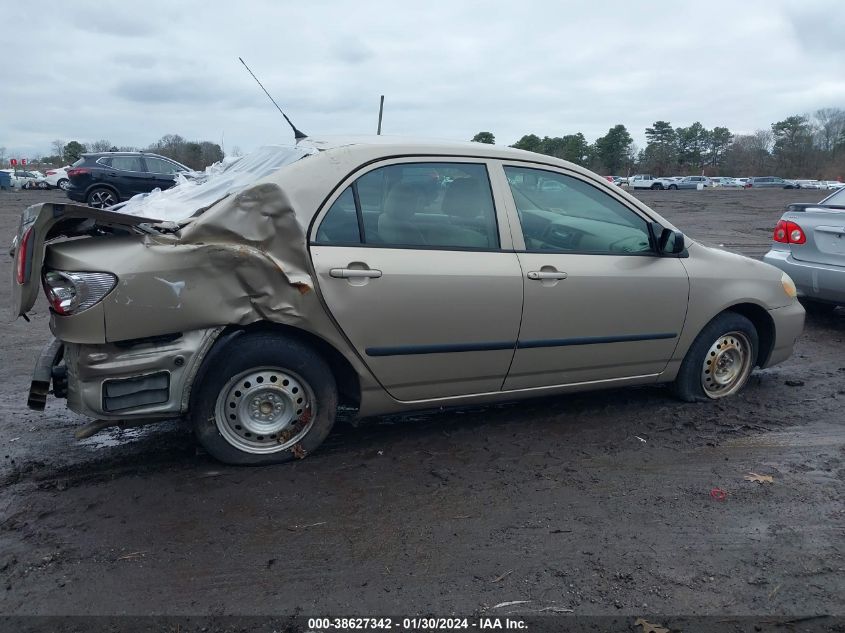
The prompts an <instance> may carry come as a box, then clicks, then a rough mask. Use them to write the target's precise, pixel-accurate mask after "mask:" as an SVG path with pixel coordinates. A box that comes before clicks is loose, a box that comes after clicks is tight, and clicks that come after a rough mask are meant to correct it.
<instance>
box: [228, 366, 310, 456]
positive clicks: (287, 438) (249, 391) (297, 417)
mask: <svg viewBox="0 0 845 633" xmlns="http://www.w3.org/2000/svg"><path fill="white" fill-rule="evenodd" d="M315 414H316V400H315V398H314V392H313V390H312V389H311V386H310V385H309V384H308V383H307V382H306V381H305V380H303V379H302V378H301V377H300V376H298V375H296V374H294V373H293V372H291V371H289V370H287V369H280V368H279V367H260V368H253V369H249V370H247V371H243V372H241V373H239V374H237V375H236V376H233V377H232V378H231V379H230V380H229V381H228V382H227V383H226V384H225V385H224V387H223V389H222V390H221V391H220V394H219V395H218V396H217V402H216V404H215V411H214V420H215V423H216V425H217V430H218V431H220V434H221V435H222V436H223V437H224V438H225V439H226V441H227V442H229V444H231V445H232V446H234V447H235V448H237V449H238V450H241V451H244V452H245V453H252V454H256V455H265V454H268V453H278V452H281V451H285V450H288V449H290V448H292V447H294V446H296V445H297V443H299V442H300V441H301V440H302V439H303V438H304V437H305V436H306V435H307V434H308V432H309V431H310V430H311V427H312V426H314V416H315Z"/></svg>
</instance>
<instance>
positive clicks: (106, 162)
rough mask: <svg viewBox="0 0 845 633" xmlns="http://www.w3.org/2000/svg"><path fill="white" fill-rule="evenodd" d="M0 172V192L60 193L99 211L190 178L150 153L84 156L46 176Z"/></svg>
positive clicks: (174, 164) (185, 169) (180, 168)
mask: <svg viewBox="0 0 845 633" xmlns="http://www.w3.org/2000/svg"><path fill="white" fill-rule="evenodd" d="M3 171H4V172H6V173H8V174H9V181H10V182H9V184H8V185H5V184H4V183H5V179H3V180H2V181H0V188H3V187H5V186H8V187H10V188H17V189H50V188H54V189H61V190H63V191H64V192H65V193H66V194H67V197H68V198H70V199H71V200H74V201H76V202H84V203H86V204H88V205H90V206H92V207H96V208H100V209H102V208H106V207H110V206H113V205H115V204H118V203H119V202H124V201H126V200H128V199H129V198H131V197H132V196H135V195H137V194H144V193H149V192H151V191H153V190H154V189H169V188H170V187H172V186H173V185H174V184H176V175H177V174H184V175H186V176H190V175H191V174H193V172H192V170H191V169H190V168H189V167H186V166H185V165H182V164H181V163H177V162H176V161H174V160H171V159H170V158H166V157H164V156H159V155H157V154H151V153H149V152H99V153H87V154H83V155H82V157H81V158H80V159H79V160H77V161H76V162H75V163H73V165H69V166H67V167H59V168H56V169H49V170H47V172H46V173H41V172H40V171H22V170H11V169H8V170H3Z"/></svg>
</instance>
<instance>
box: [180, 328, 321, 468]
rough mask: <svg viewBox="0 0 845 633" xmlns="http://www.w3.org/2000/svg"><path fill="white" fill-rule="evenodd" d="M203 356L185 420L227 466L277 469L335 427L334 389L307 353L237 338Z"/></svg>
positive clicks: (274, 340)
mask: <svg viewBox="0 0 845 633" xmlns="http://www.w3.org/2000/svg"><path fill="white" fill-rule="evenodd" d="M229 345H230V346H231V347H229V348H227V349H226V350H225V352H226V355H225V357H222V356H221V355H220V354H213V353H212V354H210V355H209V358H208V360H207V361H206V363H207V365H206V366H204V367H203V369H202V370H201V371H200V372H199V374H198V376H197V380H198V384H197V385H195V386H194V389H193V393H192V396H191V412H190V417H191V421H192V422H193V426H194V433H195V435H196V437H197V439H198V440H199V442H200V444H202V446H203V447H204V448H205V450H206V451H208V452H209V453H210V454H211V455H212V456H213V457H215V458H217V459H219V460H220V461H222V462H225V463H227V464H239V465H265V464H278V463H282V462H287V461H290V460H292V459H294V458H299V459H301V458H303V457H305V456H306V455H309V454H310V453H311V452H313V451H314V450H316V449H317V447H318V446H319V445H320V444H321V443H322V442H323V440H324V439H325V438H326V436H327V435H328V434H329V431H331V428H332V426H333V425H334V420H335V414H336V412H337V386H336V385H335V380H334V376H333V375H332V372H331V369H330V368H329V366H328V365H327V364H326V362H325V360H323V358H322V357H321V356H320V355H319V354H317V353H316V352H315V351H314V350H313V349H311V348H310V347H308V346H307V345H305V344H303V343H300V342H299V341H296V340H294V339H290V338H287V337H283V336H278V335H275V334H272V333H265V332H261V333H253V334H243V335H241V336H239V337H236V338H235V339H234V341H232V342H231V343H229Z"/></svg>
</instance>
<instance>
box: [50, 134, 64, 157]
mask: <svg viewBox="0 0 845 633" xmlns="http://www.w3.org/2000/svg"><path fill="white" fill-rule="evenodd" d="M51 146H52V147H53V156H62V155H63V154H64V153H65V142H64V141H63V140H62V139H60V138H57V139H56V140H55V141H53V142H52V143H51Z"/></svg>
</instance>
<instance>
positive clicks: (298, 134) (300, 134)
mask: <svg viewBox="0 0 845 633" xmlns="http://www.w3.org/2000/svg"><path fill="white" fill-rule="evenodd" d="M238 59H239V60H241V63H242V64H243V65H244V68H246V70H247V72H248V73H249V74H250V75H252V78H253V79H255V81H256V83H257V84H258V85H259V86H261V89H262V90H263V91H264V94H266V95H267V98H268V99H270V101H272V102H273V105H274V106H276V109H277V110H278V111H279V112H281V113H282V116H283V117H285V121H287V122H288V125H289V126H290V127H291V129H293V138H295V139H296V141H297V142H299V141H301V140H302V139H304V138H308V135H307V134H305V133H303V132H300V131H299V130H297V129H296V126H295V125H294V124H293V122H292V121H291V120H290V119H289V118H288V115H287V114H285V113H284V112H283V111H282V109H281V108H280V107H279V104H278V103H276V100H275V99H274V98H273V97H271V96H270V93H269V92H267V88H265V87H264V85H263V84H262V83H261V82H260V81H258V77H256V76H255V73H254V72H252V71H251V70H250V68H249V66H247V65H246V62H245V61H244V60H243V58H242V57H238Z"/></svg>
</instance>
